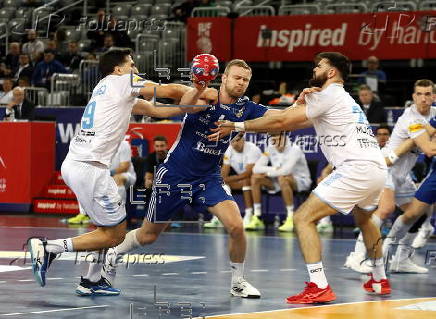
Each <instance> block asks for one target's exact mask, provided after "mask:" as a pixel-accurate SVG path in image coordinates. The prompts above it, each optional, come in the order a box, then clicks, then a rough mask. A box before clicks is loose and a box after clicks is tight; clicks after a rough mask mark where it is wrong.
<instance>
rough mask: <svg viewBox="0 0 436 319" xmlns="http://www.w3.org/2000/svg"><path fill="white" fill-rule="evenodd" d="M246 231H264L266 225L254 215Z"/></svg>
mask: <svg viewBox="0 0 436 319" xmlns="http://www.w3.org/2000/svg"><path fill="white" fill-rule="evenodd" d="M245 229H246V230H262V229H265V224H264V223H263V221H262V220H261V219H260V218H259V217H257V216H256V215H254V216H253V217H251V221H250V223H249V224H248V225H247V226H246V227H245Z"/></svg>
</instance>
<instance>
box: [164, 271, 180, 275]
mask: <svg viewBox="0 0 436 319" xmlns="http://www.w3.org/2000/svg"><path fill="white" fill-rule="evenodd" d="M161 275H162V276H177V275H180V274H179V273H178V272H166V273H163V274H161Z"/></svg>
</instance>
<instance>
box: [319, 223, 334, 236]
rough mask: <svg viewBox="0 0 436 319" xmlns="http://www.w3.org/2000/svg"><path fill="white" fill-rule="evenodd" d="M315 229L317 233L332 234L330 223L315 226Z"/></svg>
mask: <svg viewBox="0 0 436 319" xmlns="http://www.w3.org/2000/svg"><path fill="white" fill-rule="evenodd" d="M316 229H317V230H318V232H319V233H324V234H329V233H333V225H332V223H318V225H316Z"/></svg>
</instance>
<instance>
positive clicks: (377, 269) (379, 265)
mask: <svg viewBox="0 0 436 319" xmlns="http://www.w3.org/2000/svg"><path fill="white" fill-rule="evenodd" d="M372 276H373V278H374V280H375V281H380V280H382V279H386V273H385V264H384V262H383V257H382V258H377V259H376V260H375V261H374V268H373V270H372Z"/></svg>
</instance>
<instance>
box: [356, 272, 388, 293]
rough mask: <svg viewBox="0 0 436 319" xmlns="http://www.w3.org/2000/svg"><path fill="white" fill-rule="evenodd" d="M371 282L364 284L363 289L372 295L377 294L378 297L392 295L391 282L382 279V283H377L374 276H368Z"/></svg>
mask: <svg viewBox="0 0 436 319" xmlns="http://www.w3.org/2000/svg"><path fill="white" fill-rule="evenodd" d="M368 276H369V277H370V278H369V280H368V281H367V282H366V283H364V284H363V289H365V290H366V291H368V292H370V293H375V294H378V295H388V294H390V293H391V285H390V284H389V280H387V279H382V280H380V281H375V280H374V278H373V277H372V274H368Z"/></svg>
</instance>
